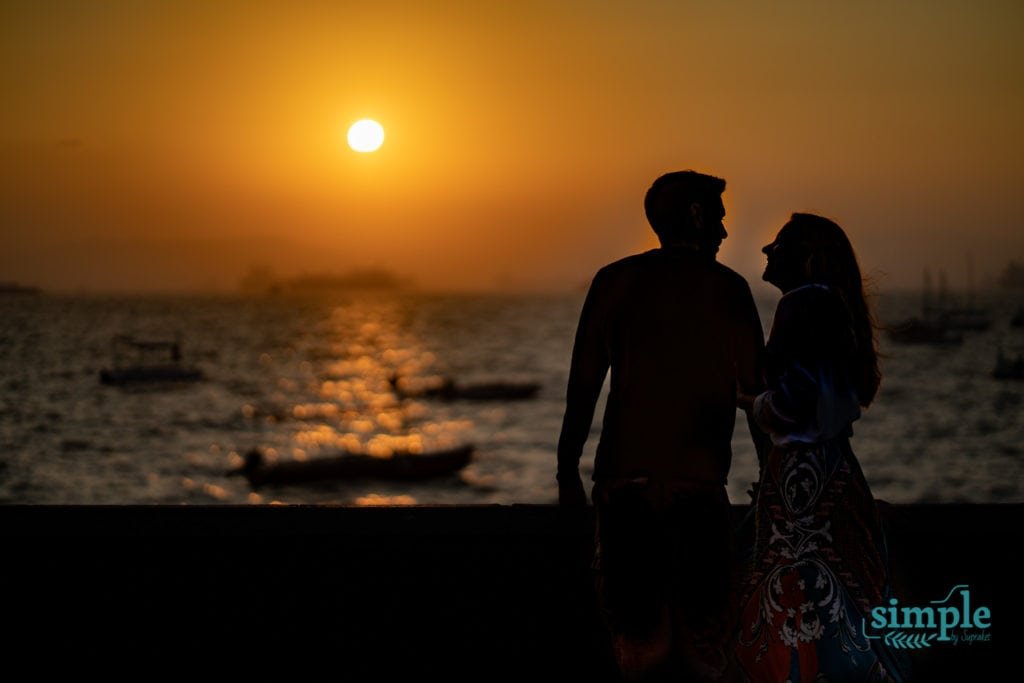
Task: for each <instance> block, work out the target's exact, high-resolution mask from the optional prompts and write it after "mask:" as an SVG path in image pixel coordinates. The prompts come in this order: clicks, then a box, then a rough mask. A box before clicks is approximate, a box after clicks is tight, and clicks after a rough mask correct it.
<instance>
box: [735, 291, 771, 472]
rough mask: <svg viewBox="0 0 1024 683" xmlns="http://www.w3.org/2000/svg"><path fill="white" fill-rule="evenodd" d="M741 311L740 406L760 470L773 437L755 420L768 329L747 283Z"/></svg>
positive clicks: (738, 351) (738, 371)
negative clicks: (762, 323) (755, 398)
mask: <svg viewBox="0 0 1024 683" xmlns="http://www.w3.org/2000/svg"><path fill="white" fill-rule="evenodd" d="M741 297H742V303H741V306H740V310H741V311H742V317H741V319H740V331H739V334H737V335H736V338H737V340H738V342H739V344H738V346H737V354H736V359H737V360H736V370H737V374H736V377H737V382H738V384H739V386H738V387H737V394H738V396H739V401H738V402H739V407H740V408H742V409H743V412H744V413H745V414H746V417H747V429H749V430H750V438H751V440H752V441H753V442H754V449H755V450H756V451H757V463H758V469H759V470H760V466H761V465H762V464H763V463H764V460H765V458H766V457H767V455H768V450H769V449H770V448H771V438H770V437H769V436H768V434H766V433H765V432H764V431H763V430H762V429H761V428H760V427H759V426H758V425H757V422H756V421H755V420H754V415H753V410H752V408H753V405H752V404H753V399H754V397H756V396H757V395H758V394H760V393H761V392H762V391H764V389H765V387H764V368H763V361H764V331H763V329H762V328H761V316H760V315H759V314H758V312H757V304H755V303H754V297H753V295H752V294H751V293H750V287H749V285H747V284H746V283H744V284H743V289H742V294H741Z"/></svg>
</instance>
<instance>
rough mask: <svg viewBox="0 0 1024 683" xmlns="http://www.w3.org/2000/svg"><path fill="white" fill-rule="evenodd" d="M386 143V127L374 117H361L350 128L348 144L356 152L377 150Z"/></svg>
mask: <svg viewBox="0 0 1024 683" xmlns="http://www.w3.org/2000/svg"><path fill="white" fill-rule="evenodd" d="M382 144H384V127H383V126H381V125H380V124H379V123H377V122H376V121H374V120H373V119H360V120H359V121H356V122H355V123H353V124H352V125H351V126H350V127H349V129H348V146H349V147H351V148H352V149H353V150H355V151H356V152H375V151H377V149H379V148H380V146H381V145H382Z"/></svg>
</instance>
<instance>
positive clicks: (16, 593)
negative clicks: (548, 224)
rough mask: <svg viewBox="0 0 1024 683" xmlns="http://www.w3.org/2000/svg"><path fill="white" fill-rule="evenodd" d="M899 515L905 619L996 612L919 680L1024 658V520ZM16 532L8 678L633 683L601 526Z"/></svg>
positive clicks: (895, 553)
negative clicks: (24, 663)
mask: <svg viewBox="0 0 1024 683" xmlns="http://www.w3.org/2000/svg"><path fill="white" fill-rule="evenodd" d="M744 511H745V510H744V509H743V508H739V507H737V508H736V509H735V514H736V515H737V517H739V516H740V515H742V514H743V513H744ZM883 513H884V516H885V519H886V523H887V528H888V536H889V542H890V552H891V555H892V562H893V569H894V581H895V583H896V589H897V594H898V595H900V597H901V600H902V602H903V603H908V604H909V603H913V604H927V603H928V602H929V601H930V600H938V599H941V598H942V597H944V596H945V595H946V594H947V593H948V592H949V589H950V588H952V587H953V586H954V585H957V584H962V583H966V584H969V585H970V586H971V589H972V596H973V597H974V599H975V601H976V604H979V605H980V604H984V605H987V606H990V607H991V609H992V629H991V632H992V642H990V643H975V644H971V645H959V646H956V647H953V646H944V647H934V648H931V649H930V650H929V651H928V652H927V653H926V654H923V655H922V654H918V655H916V656H915V670H916V673H917V676H916V680H987V676H989V675H991V674H992V673H993V672H995V671H997V670H999V669H998V667H1000V663H1001V661H1003V660H1006V661H1009V660H1010V659H1011V656H1012V655H1013V654H1014V653H1015V651H1016V650H1017V649H1018V648H1022V647H1024V642H1022V641H1021V640H1020V639H1019V638H1018V636H1019V635H1020V634H1021V629H1020V628H1019V627H1018V626H1017V621H1018V619H1019V618H1020V616H1021V614H1022V612H1021V610H1020V608H1021V604H1020V603H1021V595H1022V591H1021V588H1020V583H1019V582H1020V578H1019V574H1020V572H1019V571H1018V570H1017V569H1016V566H1017V560H1016V557H1017V548H1018V547H1020V541H1021V537H1022V528H1024V527H1022V522H1024V506H1022V505H1008V506H991V505H985V506H971V505H935V506H930V505H914V506H887V505H884V504H883ZM0 529H2V536H3V547H4V554H3V560H2V562H0V565H2V568H0V581H2V582H3V585H4V587H5V595H6V598H5V600H4V604H3V610H2V618H3V620H4V622H5V624H7V625H8V627H9V628H8V629H7V630H8V631H9V633H10V634H11V635H9V636H7V637H4V638H0V648H2V650H3V652H2V654H3V655H4V660H5V661H7V662H9V661H11V660H12V658H17V657H18V656H19V655H24V654H25V653H26V652H29V651H35V648H37V647H39V646H40V645H43V646H44V649H45V650H47V651H48V652H50V653H51V656H55V655H54V654H53V653H65V652H67V653H74V654H75V656H78V657H83V656H84V659H82V660H81V661H82V662H84V664H83V667H84V668H96V667H98V668H99V670H109V669H110V668H111V667H112V666H114V665H116V664H118V663H122V662H123V661H124V658H125V657H126V653H128V652H131V653H134V654H144V655H146V656H147V657H148V658H149V659H150V661H152V660H153V659H154V658H157V660H158V661H164V660H167V661H168V662H169V663H174V664H181V663H182V661H183V660H184V661H191V658H195V659H196V661H202V660H203V658H209V657H212V658H213V659H214V661H213V663H212V665H220V666H223V667H227V669H228V670H231V671H234V672H235V673H238V672H240V671H241V670H243V669H247V668H252V667H256V668H257V669H259V667H260V666H262V663H263V662H267V663H269V662H271V661H274V662H277V663H280V662H286V663H287V666H290V667H292V673H293V674H295V676H296V679H297V680H310V679H314V678H315V679H325V680H370V679H371V678H372V677H373V676H383V677H385V678H389V677H391V676H392V675H398V674H404V673H409V672H414V673H416V674H423V675H426V674H428V673H433V672H436V673H438V674H440V675H442V676H444V677H445V678H447V677H450V676H455V675H457V676H459V677H462V676H469V677H472V678H475V679H476V680H509V679H513V680H516V679H518V680H532V679H533V678H537V679H539V680H546V679H548V678H552V677H555V678H560V679H564V680H589V681H593V680H615V676H614V666H613V664H612V661H611V659H610V655H609V653H608V648H607V642H606V641H605V638H604V631H603V628H602V625H601V622H600V619H599V615H598V612H597V610H596V607H595V604H594V601H593V595H592V592H591V577H590V574H589V562H590V553H591V551H592V541H591V537H592V521H591V519H590V515H589V512H586V511H582V512H580V513H578V514H577V513H571V512H566V511H562V510H559V509H557V508H554V507H546V506H494V507H423V508H420V507H414V508H338V507H301V506H299V507H275V506H269V507H196V506H183V507H135V506H126V507H18V506H12V507H6V508H4V507H0ZM33 661H36V660H33ZM210 665H211V664H209V663H208V664H206V665H205V666H207V667H208V666H210ZM307 667H308V672H314V671H315V672H317V673H316V674H315V675H313V674H310V676H309V677H307V676H302V675H299V672H300V671H303V670H307ZM206 670H207V671H209V669H208V668H207V669H206Z"/></svg>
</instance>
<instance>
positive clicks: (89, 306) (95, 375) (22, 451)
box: [0, 291, 1024, 505]
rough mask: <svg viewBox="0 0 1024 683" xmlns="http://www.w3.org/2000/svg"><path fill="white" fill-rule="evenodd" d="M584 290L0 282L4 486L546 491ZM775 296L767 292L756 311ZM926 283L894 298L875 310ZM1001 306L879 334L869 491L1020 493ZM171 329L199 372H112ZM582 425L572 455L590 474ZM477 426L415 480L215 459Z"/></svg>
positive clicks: (393, 446)
mask: <svg viewBox="0 0 1024 683" xmlns="http://www.w3.org/2000/svg"><path fill="white" fill-rule="evenodd" d="M583 296H584V293H583V292H574V293H570V294H563V295H497V294H477V295H470V294H454V295H445V294H429V293H422V292H403V291H394V292H358V291H356V292H348V293H346V292H321V293H319V294H317V295H311V296H287V297H286V296H276V297H275V296H267V297H262V298H259V297H242V296H233V295H219V296H212V295H211V296H169V295H162V296H141V295H139V296H98V295H92V296H88V295H74V296H73V295H47V294H43V295H11V296H6V297H3V298H0V502H2V503H6V504H216V503H227V504H246V503H253V504H261V503H273V502H282V503H293V504H294V503H312V504H318V503H333V504H346V505H379V504H385V505H386V504H493V503H496V504H512V503H551V502H554V501H555V500H556V498H557V491H556V487H555V482H554V472H555V448H556V444H557V440H558V433H559V428H560V425H561V419H562V414H563V411H564V398H565V387H566V381H567V376H568V367H569V358H570V354H571V351H572V341H573V336H574V333H575V326H576V321H577V319H578V316H579V310H580V307H581V305H582V300H583ZM776 302H777V298H766V299H764V300H762V301H759V307H760V310H761V315H762V321H763V324H764V326H765V329H766V330H768V329H769V328H770V323H771V318H772V312H773V310H774V307H775V304H776ZM918 302H919V297H918V296H917V295H916V294H913V293H906V294H895V293H893V294H887V295H883V296H880V297H879V298H878V300H877V302H876V303H877V310H878V313H879V319H880V321H882V322H891V321H895V320H898V319H900V318H903V317H906V316H908V315H912V314H914V313H915V311H916V307H917V305H918ZM977 303H979V304H984V305H986V306H987V307H989V310H990V312H991V314H992V317H993V320H994V323H993V326H992V327H991V328H990V329H989V330H987V331H984V332H974V333H967V334H966V335H965V338H964V342H963V344H961V345H956V346H939V347H930V346H924V347H915V346H896V345H893V344H892V343H891V342H890V341H889V339H888V337H887V336H886V334H885V333H884V331H883V332H880V335H879V338H880V342H881V347H882V353H883V358H882V370H883V374H884V377H883V382H882V387H881V391H880V393H879V395H878V398H877V400H876V401H875V403H874V404H873V405H872V406H871V407H870V408H869V409H868V410H866V411H865V412H864V415H863V417H862V418H861V420H859V421H858V422H857V423H856V424H855V426H854V430H855V436H854V440H853V447H854V451H855V452H856V453H857V456H858V458H859V459H860V461H861V465H862V467H863V469H864V472H865V474H866V476H867V479H868V481H869V483H870V485H871V487H872V490H873V492H874V493H875V496H876V497H877V498H881V499H884V500H888V501H890V502H893V503H913V502H965V501H966V502H977V503H991V502H1022V501H1024V490H1022V487H1021V481H1022V474H1024V382H1022V381H1000V380H996V379H993V378H992V377H991V370H992V367H993V365H994V363H995V359H996V354H997V352H998V349H999V348H1003V349H1004V350H1005V351H1006V352H1008V353H1016V352H1019V351H1021V350H1022V349H1024V330H1022V329H1021V328H1014V327H1011V325H1010V323H1009V321H1010V318H1011V317H1012V315H1013V312H1014V311H1015V310H1016V307H1017V305H1018V304H1019V301H1018V300H1017V299H1016V298H1013V297H1008V296H1007V295H1006V294H1005V293H1000V292H993V293H991V294H989V295H985V296H980V297H979V300H978V302H977ZM116 335H132V336H134V337H135V338H138V339H145V340H174V339H177V340H178V341H180V343H181V351H182V357H183V362H185V363H186V364H194V365H196V366H197V367H199V368H200V369H201V370H202V371H203V373H204V379H203V380H202V381H199V382H194V383H188V384H183V385H143V386H139V387H134V388H121V387H115V386H107V385H104V384H101V383H100V381H99V373H100V370H102V369H103V368H106V367H110V366H111V365H112V362H113V359H112V353H113V349H112V339H113V338H114V337H115V336H116ZM395 376H398V377H401V378H402V380H403V381H404V382H406V383H408V384H409V385H410V386H413V387H415V386H417V385H419V386H430V385H432V384H436V383H438V382H440V381H441V380H442V378H450V379H453V380H454V381H456V382H457V383H466V384H469V383H474V382H483V381H509V382H539V383H540V384H541V390H540V392H539V394H538V395H537V396H536V397H535V398H533V399H531V400H524V401H506V402H502V401H495V402H491V401H489V402H466V401H442V400H438V399H432V398H429V397H423V398H400V397H399V396H397V395H396V393H395V391H394V387H393V385H392V382H391V380H392V379H393V377H395ZM602 407H603V399H602V402H601V403H599V405H598V415H597V417H596V419H595V421H594V427H593V429H592V432H591V438H590V439H589V441H588V443H587V447H586V450H585V453H584V457H583V461H582V465H581V469H582V471H583V473H584V476H585V477H586V476H589V474H590V472H591V469H592V464H593V453H594V449H595V446H596V443H597V438H598V435H599V429H600V411H601V410H602ZM463 443H470V444H473V445H474V446H475V448H476V452H475V457H474V460H473V462H472V463H471V464H470V465H469V466H468V467H466V468H465V469H464V470H462V471H461V472H460V473H458V474H457V475H452V476H450V477H445V478H441V479H437V480H432V481H428V482H414V483H402V482H387V481H350V482H323V483H319V484H316V485H312V486H311V485H302V486H298V485H295V486H284V487H278V488H264V489H260V490H258V491H254V490H253V489H252V488H251V487H250V486H249V484H248V482H247V481H246V480H245V479H244V478H241V477H228V476H226V475H225V473H226V472H227V471H229V470H231V469H233V468H236V467H238V466H239V465H240V464H241V461H242V456H243V455H244V453H245V452H247V451H248V450H250V449H253V448H257V449H260V450H261V451H262V452H264V453H265V454H266V455H267V457H268V458H270V459H278V460H286V459H309V458H316V457H328V456H331V455H333V454H336V453H338V452H339V451H341V450H343V449H344V450H352V451H362V452H366V453H371V454H377V455H381V456H386V455H387V453H389V452H393V451H396V450H419V451H423V452H429V451H431V450H435V449H443V448H446V447H450V446H453V445H458V444H463ZM733 452H734V458H733V468H732V473H731V476H730V482H729V494H730V497H731V499H732V500H733V501H734V502H739V503H745V502H748V500H749V499H748V496H747V494H746V491H747V489H748V488H749V486H750V483H751V482H752V481H754V480H755V479H756V474H757V472H756V469H757V468H756V459H755V456H754V450H753V447H752V445H751V442H750V438H749V434H748V433H747V431H746V424H745V421H744V420H743V419H739V420H738V421H737V425H736V431H735V436H734V439H733Z"/></svg>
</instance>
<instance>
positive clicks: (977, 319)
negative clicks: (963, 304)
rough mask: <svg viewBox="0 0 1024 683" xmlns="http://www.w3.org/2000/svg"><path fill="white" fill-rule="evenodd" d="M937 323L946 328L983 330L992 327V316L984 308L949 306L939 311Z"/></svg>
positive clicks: (966, 330) (969, 330) (972, 330)
mask: <svg viewBox="0 0 1024 683" xmlns="http://www.w3.org/2000/svg"><path fill="white" fill-rule="evenodd" d="M938 324H939V325H941V326H943V327H945V328H946V329H947V330H963V331H965V332H984V331H985V330H987V329H989V328H990V327H992V316H991V315H990V314H989V312H988V310H986V309H984V308H974V307H967V308H951V309H948V310H945V311H942V312H941V313H939V315H938Z"/></svg>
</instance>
